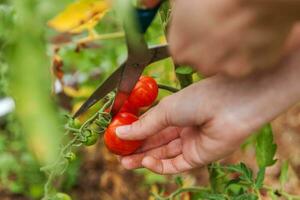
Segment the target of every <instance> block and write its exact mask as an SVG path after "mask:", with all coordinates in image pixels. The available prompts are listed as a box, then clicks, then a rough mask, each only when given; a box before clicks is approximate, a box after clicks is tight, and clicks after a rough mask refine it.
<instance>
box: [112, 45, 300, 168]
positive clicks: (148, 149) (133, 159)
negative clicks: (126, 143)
mask: <svg viewBox="0 0 300 200" xmlns="http://www.w3.org/2000/svg"><path fill="white" fill-rule="evenodd" d="M298 63H300V50H299V51H298V52H295V53H293V54H291V55H290V56H289V57H286V58H285V59H284V60H282V61H281V62H280V64H279V66H278V67H277V68H276V69H275V70H272V71H270V72H268V73H260V74H257V73H256V74H252V75H250V76H247V77H245V78H243V79H239V80H236V79H231V78H228V77H226V76H223V75H216V76H213V77H210V78H207V79H205V80H203V81H200V82H198V83H196V84H193V85H191V86H189V87H187V88H186V89H184V90H181V91H180V92H178V93H176V94H174V95H171V96H169V97H166V98H165V99H163V100H162V101H161V102H160V103H159V104H158V105H157V106H155V107H153V108H152V109H151V110H150V111H148V112H147V113H146V114H144V115H143V116H142V117H141V119H140V120H139V121H137V122H135V123H133V124H132V125H129V126H123V127H119V128H118V129H117V135H118V136H119V137H120V138H122V139H126V140H136V139H146V142H145V143H144V145H143V146H142V147H141V148H140V149H139V150H138V152H137V153H135V154H133V155H130V156H126V157H121V164H122V165H123V166H124V167H125V168H127V169H135V168H139V167H145V168H148V169H150V170H152V171H154V172H156V173H160V174H175V173H180V172H184V171H187V170H190V169H193V168H197V167H201V166H203V165H206V164H208V163H210V162H212V161H215V160H218V159H221V158H223V157H225V156H227V155H229V154H230V153H232V152H233V151H234V150H235V149H237V148H238V147H239V146H240V144H241V143H242V142H243V141H244V140H245V138H247V137H248V136H249V134H251V132H253V131H254V130H256V129H258V128H259V127H260V126H261V125H263V124H264V123H267V122H268V121H270V120H272V119H273V118H274V117H276V116H277V115H278V114H280V113H282V112H283V111H285V110H286V109H287V108H288V107H290V106H292V105H293V104H295V103H296V102H297V101H299V100H300V90H299V85H300V79H299V74H300V66H299V64H298Z"/></svg>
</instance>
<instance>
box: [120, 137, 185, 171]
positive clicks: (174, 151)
mask: <svg viewBox="0 0 300 200" xmlns="http://www.w3.org/2000/svg"><path fill="white" fill-rule="evenodd" d="M181 152H182V144H181V140H180V139H179V138H178V139H175V140H173V141H172V142H170V143H168V144H167V145H164V146H161V147H158V148H155V149H152V150H149V151H146V152H142V153H138V154H134V155H131V156H126V157H122V158H121V164H122V165H123V166H124V167H125V168H126V169H136V168H139V167H142V162H143V160H144V158H145V157H147V156H151V157H154V158H156V159H166V158H172V157H175V156H177V155H179V154H180V153H181Z"/></svg>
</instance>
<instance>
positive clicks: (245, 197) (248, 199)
mask: <svg viewBox="0 0 300 200" xmlns="http://www.w3.org/2000/svg"><path fill="white" fill-rule="evenodd" d="M257 199H258V197H257V196H256V195H255V194H242V195H239V196H237V197H234V198H233V199H232V200H257Z"/></svg>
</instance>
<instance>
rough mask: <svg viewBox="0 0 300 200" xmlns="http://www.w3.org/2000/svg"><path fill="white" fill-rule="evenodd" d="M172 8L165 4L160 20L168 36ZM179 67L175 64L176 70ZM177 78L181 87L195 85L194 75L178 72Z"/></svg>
mask: <svg viewBox="0 0 300 200" xmlns="http://www.w3.org/2000/svg"><path fill="white" fill-rule="evenodd" d="M170 13H171V8H170V4H169V2H165V3H164V4H163V5H162V6H161V9H160V18H161V22H162V26H163V29H164V32H165V35H166V34H167V29H168V24H169V19H170V16H171V14H170ZM179 67H180V66H179V65H176V64H175V70H176V69H177V68H179ZM176 77H177V79H178V81H179V83H180V87H181V89H182V88H185V87H187V86H189V85H190V84H192V83H193V73H191V74H181V73H177V72H176Z"/></svg>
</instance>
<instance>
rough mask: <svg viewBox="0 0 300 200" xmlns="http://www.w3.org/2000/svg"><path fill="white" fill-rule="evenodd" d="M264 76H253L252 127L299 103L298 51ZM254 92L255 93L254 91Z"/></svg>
mask: <svg viewBox="0 0 300 200" xmlns="http://www.w3.org/2000/svg"><path fill="white" fill-rule="evenodd" d="M272 70H273V71H271V72H266V73H265V74H260V75H255V74H254V75H253V77H252V80H250V82H251V81H252V82H256V89H254V91H253V93H256V95H257V96H256V98H257V99H256V100H254V101H255V103H254V104H256V105H254V106H253V107H252V108H253V112H254V113H252V114H251V116H256V119H254V120H253V121H252V122H253V123H254V124H253V127H256V128H258V127H259V126H260V125H261V124H263V123H266V122H268V121H271V120H273V119H274V118H275V117H277V116H278V115H279V114H281V113H282V112H284V111H285V110H287V109H288V108H289V107H291V106H293V105H294V104H296V103H297V102H300V50H299V51H297V52H295V53H294V54H292V55H290V56H289V57H287V58H285V59H283V60H282V62H280V64H279V66H278V67H277V68H275V69H272ZM255 90H256V91H255Z"/></svg>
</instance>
